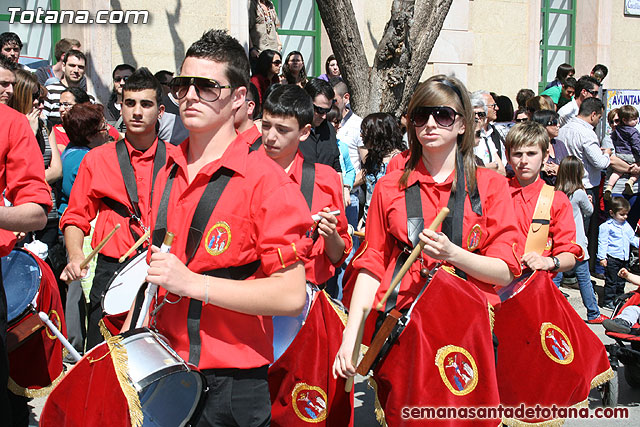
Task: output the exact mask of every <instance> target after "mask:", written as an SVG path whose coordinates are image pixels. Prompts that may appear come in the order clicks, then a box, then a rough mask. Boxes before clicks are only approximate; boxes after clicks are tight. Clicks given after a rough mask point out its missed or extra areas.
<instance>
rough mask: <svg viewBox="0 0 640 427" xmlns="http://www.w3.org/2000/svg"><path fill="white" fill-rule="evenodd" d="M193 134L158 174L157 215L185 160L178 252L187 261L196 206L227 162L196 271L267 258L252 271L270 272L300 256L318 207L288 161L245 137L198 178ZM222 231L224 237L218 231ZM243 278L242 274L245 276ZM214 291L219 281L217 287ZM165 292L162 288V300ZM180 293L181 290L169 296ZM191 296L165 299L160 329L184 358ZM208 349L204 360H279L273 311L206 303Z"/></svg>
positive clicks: (170, 220)
mask: <svg viewBox="0 0 640 427" xmlns="http://www.w3.org/2000/svg"><path fill="white" fill-rule="evenodd" d="M188 147H189V139H187V140H186V141H184V142H183V143H182V144H180V146H179V147H178V149H177V150H176V152H175V156H174V159H172V160H169V161H168V163H167V167H166V168H165V169H164V170H163V171H162V172H160V174H159V176H158V180H157V182H158V184H160V183H163V184H162V185H158V188H157V190H156V192H155V194H154V201H153V206H154V209H153V211H154V213H153V217H154V221H155V218H156V216H157V209H158V206H159V203H160V198H161V197H162V193H163V191H164V183H165V182H166V179H167V174H168V172H169V170H170V166H171V165H172V164H173V163H174V162H175V163H176V164H177V165H178V170H177V174H176V177H175V179H174V181H173V186H172V190H171V197H170V200H169V208H168V209H169V212H168V213H167V230H168V231H172V232H173V233H175V235H176V238H175V240H174V242H173V246H172V248H171V252H172V253H174V254H176V256H177V257H178V258H180V259H181V260H182V261H183V262H185V261H186V259H187V258H186V255H185V250H186V249H185V247H186V242H187V234H188V230H189V226H190V225H191V220H192V218H193V213H194V211H195V209H196V206H197V204H198V202H199V201H200V198H201V196H202V194H203V192H204V189H205V186H206V184H207V183H208V182H209V179H210V178H211V176H212V175H213V174H214V173H215V172H216V171H217V170H218V169H220V168H221V167H226V168H228V169H230V170H232V171H234V172H235V174H234V175H233V177H232V178H231V179H230V180H229V183H228V184H227V186H226V188H225V190H224V192H223V193H222V196H221V197H220V199H219V201H218V203H217V205H216V207H215V209H214V211H213V214H212V215H211V218H210V219H209V222H208V224H207V226H206V228H205V231H204V234H203V238H202V241H201V243H200V246H199V247H198V249H197V252H196V254H195V256H194V258H193V260H192V261H191V262H190V263H189V269H190V270H191V271H194V272H197V273H201V272H205V271H209V270H213V269H218V268H225V267H231V266H241V265H245V264H249V263H251V262H254V261H256V260H260V262H261V264H260V268H258V271H257V272H256V273H255V275H254V276H251V278H261V277H267V276H269V275H271V274H273V273H274V272H276V271H278V270H281V269H283V268H285V267H287V266H290V265H292V264H294V263H295V262H297V261H298V260H300V255H304V254H306V253H307V252H308V250H309V249H310V246H311V239H308V238H306V237H304V235H305V232H306V231H307V230H308V229H309V227H311V224H312V221H311V213H310V212H309V209H308V207H307V204H306V202H305V201H304V198H303V197H302V193H301V192H300V188H299V187H298V186H297V185H296V184H295V183H294V182H293V181H291V179H289V178H288V177H287V176H286V174H285V173H284V171H283V169H282V168H281V167H280V166H278V164H276V163H275V162H274V161H273V160H271V159H270V158H268V157H267V156H266V155H265V154H264V153H263V152H262V151H256V152H252V153H249V149H248V147H247V144H246V142H245V141H244V140H243V139H242V138H240V137H238V138H236V139H235V140H234V141H233V142H232V143H231V145H230V146H229V147H228V148H227V150H226V151H225V153H224V154H223V155H222V157H221V158H220V159H218V160H216V161H213V162H211V163H209V164H208V165H206V166H204V167H203V168H202V169H201V170H200V172H199V173H198V175H196V176H195V177H193V180H192V182H191V183H189V179H188V176H187V173H186V171H187V169H186V168H187V152H188ZM219 236H221V237H219ZM238 286H242V282H238ZM212 292H215V286H214V287H212ZM165 293H166V291H165V290H163V289H162V288H161V289H160V292H159V294H160V298H159V299H160V301H162V299H163V297H162V295H164V294H165ZM169 298H170V300H172V301H175V300H176V299H177V297H176V296H175V295H171V296H169ZM188 307H189V298H182V299H181V300H180V302H179V303H177V304H174V305H170V304H165V305H164V306H163V307H162V309H161V310H160V311H159V313H158V316H157V326H158V329H159V330H160V332H161V333H162V334H163V335H164V336H166V337H167V338H168V339H169V342H170V343H171V346H172V347H173V349H174V350H176V351H177V352H178V354H179V355H180V356H181V357H183V358H184V359H185V360H188V359H189V339H188V334H187V321H186V320H187V312H188ZM200 338H201V343H202V350H201V356H200V364H199V368H201V369H210V368H244V369H246V368H255V367H259V366H264V365H266V364H268V363H271V362H273V344H272V343H273V325H272V323H271V317H270V316H255V315H248V314H243V313H239V312H236V311H232V310H227V309H224V308H220V307H217V306H214V305H213V304H208V305H205V306H204V307H203V309H202V316H201V320H200Z"/></svg>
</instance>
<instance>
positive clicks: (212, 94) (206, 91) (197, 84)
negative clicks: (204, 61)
mask: <svg viewBox="0 0 640 427" xmlns="http://www.w3.org/2000/svg"><path fill="white" fill-rule="evenodd" d="M191 86H193V87H194V88H195V89H196V94H197V95H198V97H199V98H200V99H201V100H203V101H207V102H213V101H217V100H218V98H220V92H222V89H233V86H231V85H225V86H221V85H220V83H218V82H217V81H216V80H213V79H210V78H207V77H197V76H178V77H174V78H172V79H171V81H170V82H169V88H170V89H171V94H172V95H173V96H174V97H175V98H176V99H182V98H184V97H185V96H187V93H189V88H190V87H191Z"/></svg>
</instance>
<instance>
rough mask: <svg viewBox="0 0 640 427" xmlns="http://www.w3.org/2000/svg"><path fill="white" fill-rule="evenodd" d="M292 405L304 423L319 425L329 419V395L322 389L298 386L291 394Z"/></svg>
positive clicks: (303, 384) (305, 385) (302, 384)
mask: <svg viewBox="0 0 640 427" xmlns="http://www.w3.org/2000/svg"><path fill="white" fill-rule="evenodd" d="M291 405H292V406H293V410H294V411H295V413H296V415H297V416H298V418H300V419H301V420H302V421H306V422H308V423H319V422H321V421H324V420H325V419H326V418H327V394H326V393H325V392H324V390H322V389H321V388H320V387H316V386H312V385H308V384H306V383H298V384H296V386H295V387H294V388H293V391H292V392H291Z"/></svg>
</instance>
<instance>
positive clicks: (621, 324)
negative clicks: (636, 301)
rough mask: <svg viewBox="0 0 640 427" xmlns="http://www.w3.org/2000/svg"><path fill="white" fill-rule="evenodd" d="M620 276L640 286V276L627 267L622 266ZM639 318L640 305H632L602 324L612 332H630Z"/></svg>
mask: <svg viewBox="0 0 640 427" xmlns="http://www.w3.org/2000/svg"><path fill="white" fill-rule="evenodd" d="M618 276H619V277H622V278H623V279H625V280H626V281H627V282H630V283H631V284H633V285H636V286H640V276H638V275H637V274H633V273H629V270H627V269H626V268H621V269H620V271H619V272H618ZM639 318H640V306H638V305H630V306H628V307H625V309H624V310H622V311H621V312H620V314H618V316H616V318H615V319H607V320H605V321H604V322H602V326H604V328H605V329H606V330H607V331H610V332H619V333H621V334H628V333H630V332H631V328H632V326H633V325H635V324H636V323H638V319H639Z"/></svg>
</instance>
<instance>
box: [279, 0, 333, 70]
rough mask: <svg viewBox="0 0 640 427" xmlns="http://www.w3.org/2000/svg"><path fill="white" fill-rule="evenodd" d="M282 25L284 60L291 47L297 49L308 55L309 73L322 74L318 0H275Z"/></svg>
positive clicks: (307, 67)
mask: <svg viewBox="0 0 640 427" xmlns="http://www.w3.org/2000/svg"><path fill="white" fill-rule="evenodd" d="M273 3H274V6H275V7H276V10H277V11H278V19H280V24H281V26H280V27H281V28H280V29H279V30H278V34H279V35H280V41H282V55H283V56H282V60H283V61H284V59H285V58H286V56H287V54H288V53H289V52H291V51H294V50H297V51H299V52H301V53H302V56H303V57H304V65H305V68H306V70H307V74H308V75H312V76H317V75H320V74H322V73H323V72H324V71H321V70H322V60H321V58H320V33H321V20H320V12H318V6H316V2H315V1H314V0H274V2H273Z"/></svg>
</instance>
